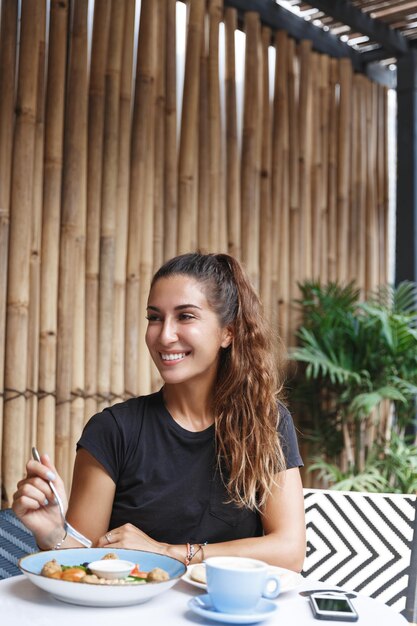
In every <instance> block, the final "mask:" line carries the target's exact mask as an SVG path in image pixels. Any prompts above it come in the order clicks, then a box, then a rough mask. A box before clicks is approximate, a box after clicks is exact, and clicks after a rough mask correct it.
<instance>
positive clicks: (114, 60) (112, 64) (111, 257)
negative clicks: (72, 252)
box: [97, 2, 125, 410]
mask: <svg viewBox="0 0 417 626" xmlns="http://www.w3.org/2000/svg"><path fill="white" fill-rule="evenodd" d="M124 13H125V5H124V3H123V2H113V3H112V5H111V17H110V31H109V44H108V48H107V64H106V76H105V107H104V139H103V166H102V167H103V175H102V181H101V220H100V274H99V307H98V370H97V389H98V394H99V397H100V401H99V403H98V409H99V410H102V409H103V408H105V407H106V406H108V405H109V404H110V403H111V393H110V392H111V353H112V337H113V286H114V265H115V248H116V241H115V237H116V211H117V205H116V202H117V178H118V157H119V111H120V74H121V66H122V48H123V34H124Z"/></svg>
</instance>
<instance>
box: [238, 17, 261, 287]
mask: <svg viewBox="0 0 417 626" xmlns="http://www.w3.org/2000/svg"><path fill="white" fill-rule="evenodd" d="M244 29H245V33H246V51H245V89H244V103H243V107H244V111H243V129H242V170H241V225H242V232H241V245H242V248H241V251H242V261H243V263H244V264H245V265H246V269H247V271H248V274H249V277H250V279H251V281H252V283H253V285H254V286H255V288H258V287H259V174H260V129H259V117H260V95H259V94H260V82H261V77H260V75H259V73H258V68H259V66H260V61H261V59H260V58H259V54H260V34H261V33H260V22H259V15H258V13H255V12H251V11H248V12H247V13H245V17H244Z"/></svg>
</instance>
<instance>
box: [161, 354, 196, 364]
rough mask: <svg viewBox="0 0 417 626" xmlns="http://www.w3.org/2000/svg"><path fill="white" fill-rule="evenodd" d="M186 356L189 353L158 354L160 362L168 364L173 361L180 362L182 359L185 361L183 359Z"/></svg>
mask: <svg viewBox="0 0 417 626" xmlns="http://www.w3.org/2000/svg"><path fill="white" fill-rule="evenodd" d="M187 354H189V352H174V353H171V354H166V353H165V354H164V353H162V352H160V353H159V355H160V357H161V359H162V361H164V363H170V362H173V361H177V362H178V361H182V360H183V359H185V357H186V356H187Z"/></svg>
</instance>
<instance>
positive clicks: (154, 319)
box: [146, 314, 160, 322]
mask: <svg viewBox="0 0 417 626" xmlns="http://www.w3.org/2000/svg"><path fill="white" fill-rule="evenodd" d="M146 319H147V320H148V322H158V321H159V319H160V318H159V317H158V315H154V314H150V315H147V316H146Z"/></svg>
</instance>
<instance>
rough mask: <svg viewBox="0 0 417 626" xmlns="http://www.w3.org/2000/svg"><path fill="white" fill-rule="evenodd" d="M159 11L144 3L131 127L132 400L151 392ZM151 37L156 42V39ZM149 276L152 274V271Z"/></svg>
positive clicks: (128, 370)
mask: <svg viewBox="0 0 417 626" xmlns="http://www.w3.org/2000/svg"><path fill="white" fill-rule="evenodd" d="M155 6H156V5H154V3H152V2H151V1H150V0H144V1H142V6H141V15H140V28H139V42H138V58H137V73H136V89H135V102H134V110H133V125H132V146H131V166H130V196H129V231H128V257H127V284H126V338H125V354H126V359H125V380H126V387H127V390H128V392H129V393H132V394H134V395H137V393H138V392H139V389H141V390H143V389H149V387H150V369H149V362H148V361H147V358H148V357H147V353H146V352H145V351H144V350H142V345H143V344H142V341H143V338H142V337H141V336H140V332H141V330H142V329H143V321H142V320H143V319H144V312H145V309H141V308H140V307H141V306H142V304H143V298H141V293H142V292H143V289H145V286H144V284H143V281H146V271H145V268H146V262H149V264H150V268H152V265H151V259H152V253H150V256H149V257H148V261H146V260H145V259H144V258H143V251H142V250H141V248H142V246H143V244H146V250H148V241H145V238H146V237H151V241H152V228H151V223H150V216H149V211H148V209H149V204H147V203H148V202H149V189H147V187H146V182H147V175H148V173H149V165H148V159H149V158H150V157H149V151H150V148H152V150H153V144H154V139H153V138H152V137H150V135H149V132H150V130H149V129H150V128H151V127H152V128H154V126H153V118H154V94H155V90H154V80H155V58H154V54H153V48H154V45H155V44H154V41H155V40H156V32H155V31H154V29H155V28H156V16H155V14H154V11H155ZM152 36H153V37H154V39H152ZM152 158H153V157H152ZM145 220H146V224H145ZM142 260H143V261H142ZM142 262H143V265H142ZM150 271H152V270H151V269H150ZM138 305H139V306H138ZM142 376H143V378H142Z"/></svg>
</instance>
